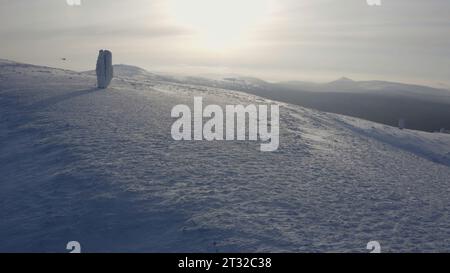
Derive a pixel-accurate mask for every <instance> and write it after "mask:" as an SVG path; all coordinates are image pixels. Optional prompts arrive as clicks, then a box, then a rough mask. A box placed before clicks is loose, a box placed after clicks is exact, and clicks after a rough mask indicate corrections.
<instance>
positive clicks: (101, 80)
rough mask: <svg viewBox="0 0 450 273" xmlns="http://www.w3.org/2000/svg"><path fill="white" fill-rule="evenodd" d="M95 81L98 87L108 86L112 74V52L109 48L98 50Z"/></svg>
mask: <svg viewBox="0 0 450 273" xmlns="http://www.w3.org/2000/svg"><path fill="white" fill-rule="evenodd" d="M96 72H97V83H98V88H102V89H105V88H108V86H109V84H110V83H111V80H112V78H113V76H114V70H113V66H112V53H111V51H109V50H100V52H99V54H98V59H97V69H96Z"/></svg>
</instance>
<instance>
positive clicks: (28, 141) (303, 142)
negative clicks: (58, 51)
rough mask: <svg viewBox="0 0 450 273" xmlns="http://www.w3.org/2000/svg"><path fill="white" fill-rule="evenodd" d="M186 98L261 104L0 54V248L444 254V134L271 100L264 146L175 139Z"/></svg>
mask: <svg viewBox="0 0 450 273" xmlns="http://www.w3.org/2000/svg"><path fill="white" fill-rule="evenodd" d="M194 96H201V97H203V99H204V102H205V104H218V105H221V106H224V105H225V104H243V105H246V104H251V103H253V104H260V103H268V101H266V100H264V99H261V98H259V97H255V96H251V95H247V94H243V93H239V92H233V91H229V90H222V89H215V88H206V87H199V86H194V85H183V84H173V83H166V82H162V81H141V80H140V81H133V80H132V79H129V78H128V79H121V78H115V79H114V80H113V82H112V83H111V85H110V88H109V91H108V92H102V91H100V90H98V89H97V88H96V78H95V76H90V75H86V74H82V73H76V72H71V71H63V70H57V69H52V68H45V67H37V66H30V65H23V64H16V63H12V62H1V63H0V111H1V113H0V114H1V115H0V143H1V144H2V145H1V146H0V177H1V178H0V207H1V210H0V219H2V220H1V221H0V251H34V252H42V251H44V252H47V251H48V252H65V251H66V250H65V246H66V244H67V242H69V241H79V242H80V243H81V245H82V249H83V251H85V252H99V251H105V252H119V251H120V252H124V251H131V252H159V251H162V252H178V251H182V252H196V251H200V252H230V251H231V252H234V251H237V252H242V251H250V252H261V251H270V252H366V251H367V250H366V244H367V242H369V241H379V242H380V243H381V246H382V251H384V252H390V251H399V252H408V251H421V252H422V251H423V252H430V251H448V250H449V249H450V248H449V247H450V218H449V213H448V212H449V210H450V179H449V177H450V168H449V164H448V160H447V161H446V159H445V156H448V153H449V152H450V150H449V149H450V148H449V147H450V136H449V135H445V134H425V133H419V132H415V131H409V130H403V131H400V130H396V129H395V128H391V127H386V126H379V125H378V124H375V123H371V122H366V121H360V120H357V119H350V118H346V117H343V116H338V115H334V114H325V113H322V112H318V111H313V110H308V109H305V108H301V107H298V106H292V105H288V104H281V107H280V147H279V149H278V150H277V151H276V152H273V153H262V152H260V150H259V143H257V142H247V141H244V142H242V141H240V142H235V141H227V142H208V141H191V142H183V141H174V140H173V139H172V138H171V132H170V130H171V125H172V123H173V121H174V120H173V119H172V118H171V117H170V111H171V109H172V107H173V106H175V105H178V104H186V105H190V106H192V105H191V104H192V102H193V98H194ZM411 147H413V148H411ZM439 156H441V157H439ZM437 157H439V158H440V159H439V160H435V159H436V158H437ZM447 159H448V157H447Z"/></svg>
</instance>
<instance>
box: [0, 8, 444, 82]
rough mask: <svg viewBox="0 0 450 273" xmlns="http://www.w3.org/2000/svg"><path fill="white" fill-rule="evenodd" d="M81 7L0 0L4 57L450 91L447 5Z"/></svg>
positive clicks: (63, 64) (0, 47)
mask: <svg viewBox="0 0 450 273" xmlns="http://www.w3.org/2000/svg"><path fill="white" fill-rule="evenodd" d="M81 1H82V5H81V6H79V7H72V6H69V5H68V4H67V3H66V0H33V1H29V0H0V58H3V59H11V60H16V61H22V62H28V63H35V64H43V65H49V66H55V67H64V68H69V69H74V70H88V69H92V68H93V66H94V65H95V61H96V56H97V53H98V50H99V49H100V48H107V49H110V50H112V52H113V55H114V62H115V63H125V64H131V65H137V66H141V67H143V68H146V69H148V70H151V71H165V72H180V73H186V74H199V73H202V74H206V73H236V74H245V75H250V76H258V77H261V78H264V79H267V80H272V81H276V80H313V81H331V80H333V79H335V78H338V77H341V76H347V77H350V78H353V79H356V80H369V79H380V80H393V81H401V82H411V83H425V84H430V85H434V86H436V85H438V84H445V85H448V86H450V62H449V57H450V1H449V0H426V1H425V0H382V6H380V7H370V6H368V5H367V3H366V0H81ZM186 3H189V4H188V5H187V4H186ZM63 57H64V58H67V61H66V62H63V61H62V60H61V58H63Z"/></svg>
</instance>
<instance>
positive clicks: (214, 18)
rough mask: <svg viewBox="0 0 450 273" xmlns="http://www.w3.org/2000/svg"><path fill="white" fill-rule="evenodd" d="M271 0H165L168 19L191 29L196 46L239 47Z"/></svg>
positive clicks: (212, 47)
mask: <svg viewBox="0 0 450 273" xmlns="http://www.w3.org/2000/svg"><path fill="white" fill-rule="evenodd" d="M270 1H271V0H168V1H167V4H168V6H167V10H168V12H169V15H170V17H171V18H172V20H173V21H174V22H175V23H176V24H178V25H180V26H182V27H185V28H188V29H190V30H191V31H193V33H194V35H195V40H196V42H197V44H198V46H200V47H203V48H205V49H210V50H224V49H229V48H231V47H239V46H241V45H243V43H244V42H245V41H246V39H247V38H248V35H249V32H251V29H252V28H253V27H255V26H257V24H259V23H261V22H263V21H264V20H265V19H266V17H267V16H268V14H269V10H270Z"/></svg>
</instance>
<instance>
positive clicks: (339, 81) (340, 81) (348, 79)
mask: <svg viewBox="0 0 450 273" xmlns="http://www.w3.org/2000/svg"><path fill="white" fill-rule="evenodd" d="M354 82H355V81H354V80H352V79H350V78H347V77H341V78H339V79H337V80H335V81H332V82H331V83H354Z"/></svg>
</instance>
